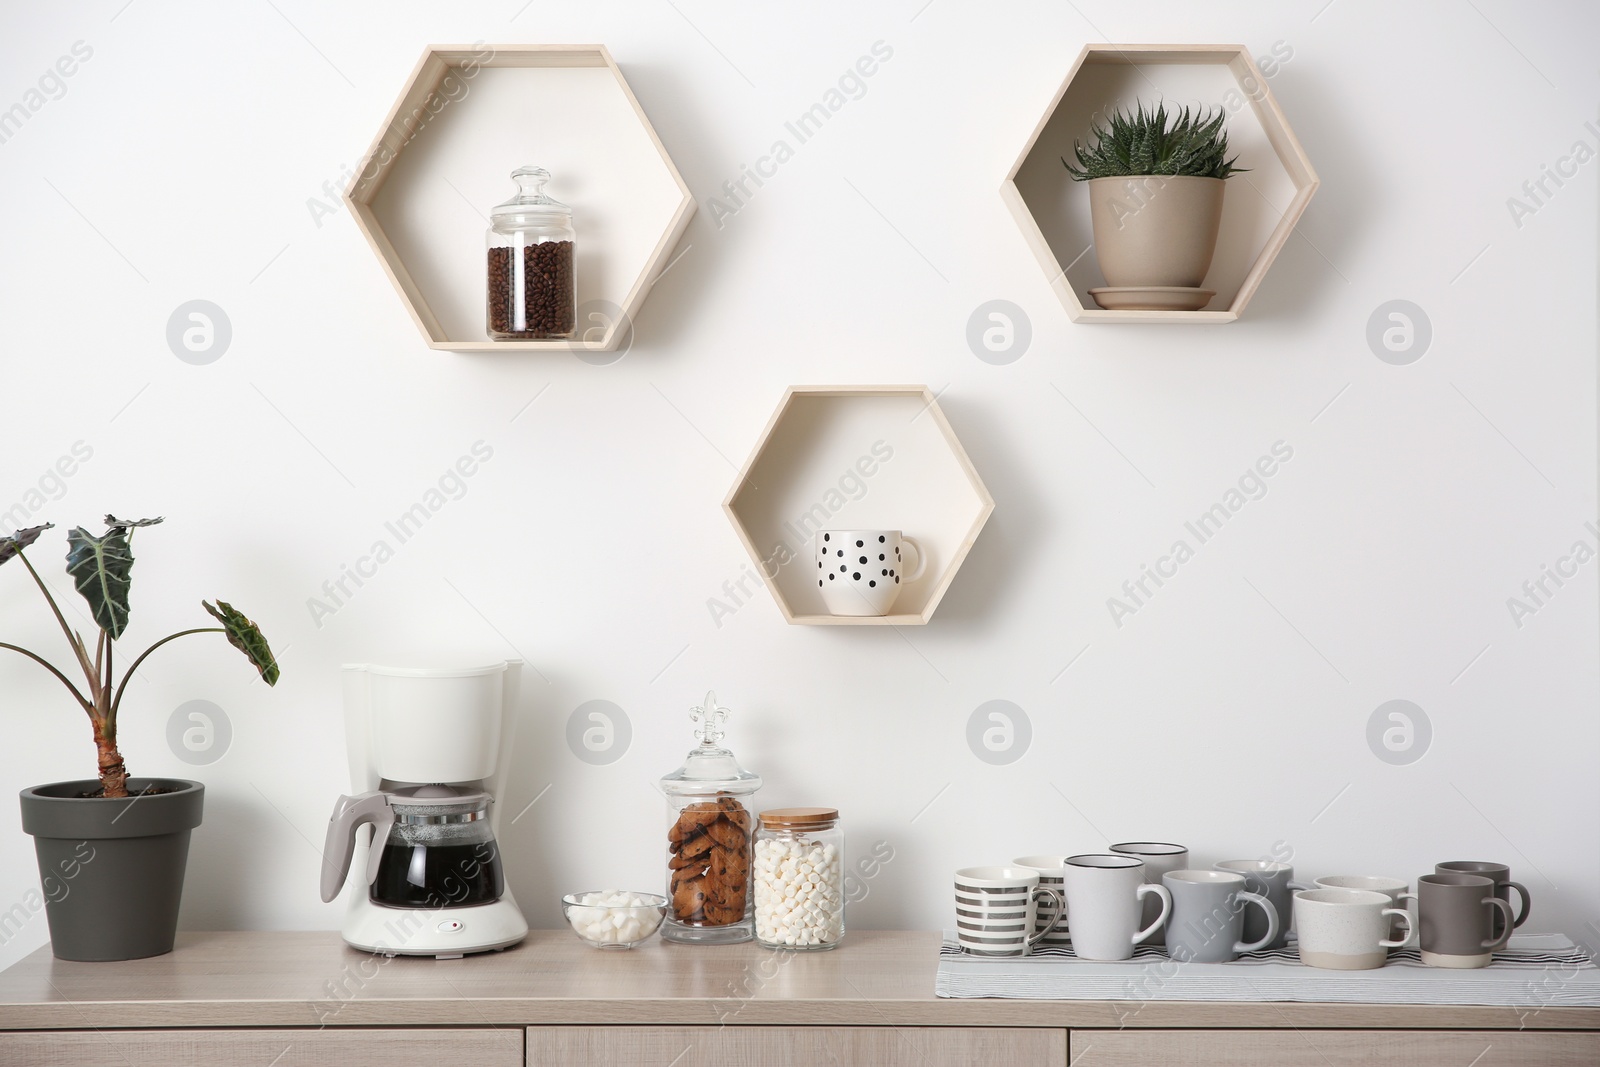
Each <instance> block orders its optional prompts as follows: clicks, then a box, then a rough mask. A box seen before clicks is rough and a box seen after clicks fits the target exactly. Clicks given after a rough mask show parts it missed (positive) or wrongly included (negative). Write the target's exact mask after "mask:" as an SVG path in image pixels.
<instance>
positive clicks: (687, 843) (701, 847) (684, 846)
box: [676, 834, 716, 858]
mask: <svg viewBox="0 0 1600 1067" xmlns="http://www.w3.org/2000/svg"><path fill="white" fill-rule="evenodd" d="M715 844H716V842H715V841H714V840H712V837H711V835H710V834H695V835H694V836H693V837H690V838H687V839H685V840H683V841H681V842H679V843H678V847H677V850H676V851H677V853H678V855H680V856H683V857H685V858H688V857H691V856H703V855H705V854H706V853H707V852H710V851H711V849H712V847H713V846H715Z"/></svg>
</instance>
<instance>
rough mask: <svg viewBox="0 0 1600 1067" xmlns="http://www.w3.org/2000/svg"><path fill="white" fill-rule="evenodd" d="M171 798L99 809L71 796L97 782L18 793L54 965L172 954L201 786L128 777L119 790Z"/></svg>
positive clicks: (138, 799) (96, 801)
mask: <svg viewBox="0 0 1600 1067" xmlns="http://www.w3.org/2000/svg"><path fill="white" fill-rule="evenodd" d="M151 785H154V786H157V787H166V788H170V789H173V790H174V792H171V793H159V794H156V795H154V796H132V797H128V798H126V799H115V800H106V799H104V798H92V799H89V798H84V797H81V796H79V794H80V793H89V792H93V791H94V790H97V789H99V788H100V782H99V780H98V779H87V780H83V781H77V782H54V783H52V784H50V785H39V786H34V787H33V788H31V789H24V790H23V791H22V829H23V830H24V831H26V832H27V833H29V834H32V835H33V845H34V851H35V852H36V853H37V855H38V859H39V879H40V881H41V883H42V884H43V888H44V897H45V913H46V915H47V916H48V918H49V920H50V944H51V949H52V951H54V952H55V955H56V958H57V959H63V960H91V961H101V960H137V959H143V958H144V957H146V956H159V955H161V954H162V953H164V952H171V951H172V941H173V938H174V937H175V936H176V934H177V930H178V904H179V902H180V901H181V900H182V899H183V872H184V867H185V866H186V864H187V863H188V860H189V832H190V831H191V830H193V829H194V828H195V827H196V826H199V825H200V814H201V807H202V804H203V802H204V800H205V791H206V787H205V786H203V785H201V784H200V783H199V782H189V781H185V780H183V779H181V778H129V779H128V791H129V792H130V793H137V792H139V791H140V790H142V789H144V788H146V787H148V786H151Z"/></svg>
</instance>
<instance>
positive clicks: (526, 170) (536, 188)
mask: <svg viewBox="0 0 1600 1067" xmlns="http://www.w3.org/2000/svg"><path fill="white" fill-rule="evenodd" d="M511 179H512V180H513V181H515V182H516V183H517V195H518V197H521V198H525V199H530V200H531V199H535V198H537V197H539V196H541V195H542V194H543V193H544V186H545V183H546V182H548V181H549V180H550V172H549V171H547V170H545V169H544V168H543V167H518V168H517V169H516V170H514V171H512V172H511Z"/></svg>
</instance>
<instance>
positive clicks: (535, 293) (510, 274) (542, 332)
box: [489, 241, 577, 341]
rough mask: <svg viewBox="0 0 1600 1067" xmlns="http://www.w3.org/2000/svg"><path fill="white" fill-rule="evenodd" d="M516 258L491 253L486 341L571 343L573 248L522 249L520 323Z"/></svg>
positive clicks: (547, 244)
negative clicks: (558, 340)
mask: <svg viewBox="0 0 1600 1067" xmlns="http://www.w3.org/2000/svg"><path fill="white" fill-rule="evenodd" d="M515 254H516V250H515V249H513V248H491V249H489V336H490V337H493V338H494V339H495V340H497V341H501V340H518V341H520V340H540V339H549V338H563V337H571V336H572V335H573V333H574V331H575V328H576V326H577V300H576V297H575V290H574V284H573V273H572V242H571V241H543V242H541V243H539V244H531V245H526V246H524V247H523V249H522V294H521V295H522V305H523V306H522V317H521V318H520V320H519V318H518V315H517V310H518V309H517V295H518V294H517V278H516V270H515V269H514V268H515V265H516V263H515V260H513V259H512V256H514V255H515Z"/></svg>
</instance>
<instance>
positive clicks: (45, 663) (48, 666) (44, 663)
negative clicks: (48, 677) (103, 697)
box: [0, 641, 94, 715]
mask: <svg viewBox="0 0 1600 1067" xmlns="http://www.w3.org/2000/svg"><path fill="white" fill-rule="evenodd" d="M0 648H9V649H10V650H11V651H13V652H21V653H22V654H23V655H24V656H27V657H28V658H29V659H31V660H33V661H34V662H35V663H37V664H39V665H40V666H41V667H43V668H44V669H45V670H47V671H49V672H50V673H51V674H53V675H55V676H56V677H57V678H59V679H60V680H61V684H62V685H64V686H66V687H67V689H68V690H70V691H71V693H72V696H73V699H75V700H77V702H78V703H79V704H81V705H83V710H84V711H87V712H89V713H90V714H91V715H92V714H93V713H94V704H92V703H91V702H90V701H88V700H86V699H85V698H84V695H83V694H82V693H80V692H78V687H77V686H75V685H73V684H72V683H71V682H70V681H68V680H67V676H66V675H64V674H62V673H61V672H60V671H58V670H56V668H55V665H54V664H52V663H51V662H50V661H49V660H46V659H44V658H43V657H42V656H38V655H35V654H34V653H32V652H29V651H28V650H27V649H25V648H22V647H20V646H18V645H9V644H6V643H5V642H4V641H0Z"/></svg>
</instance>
